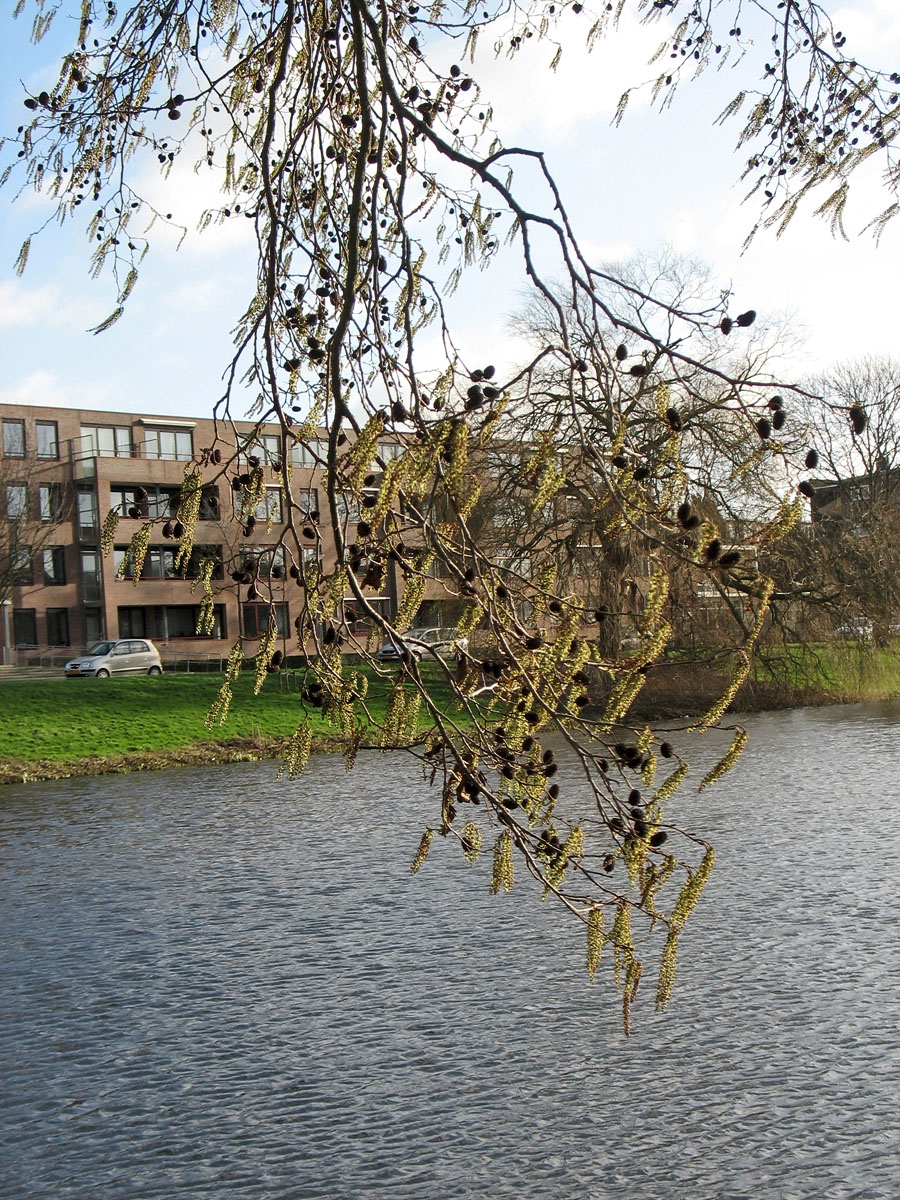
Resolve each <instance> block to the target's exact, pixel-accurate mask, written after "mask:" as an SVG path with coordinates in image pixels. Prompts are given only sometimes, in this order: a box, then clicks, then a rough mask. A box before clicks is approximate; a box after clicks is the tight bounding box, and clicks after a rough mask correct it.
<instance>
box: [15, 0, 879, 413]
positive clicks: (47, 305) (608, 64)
mask: <svg viewBox="0 0 900 1200" xmlns="http://www.w3.org/2000/svg"><path fill="white" fill-rule="evenodd" d="M583 15H586V14H583ZM836 20H837V23H838V24H839V26H840V27H841V28H842V29H843V30H844V32H845V33H846V34H847V35H848V45H853V46H854V53H856V54H857V55H858V57H859V58H860V60H861V61H866V60H867V59H868V60H869V61H875V62H876V63H877V64H879V65H888V66H889V67H890V68H891V69H894V68H895V67H896V64H897V62H898V61H900V11H898V10H897V8H896V6H895V5H894V3H893V0H865V2H864V3H858V4H854V5H852V6H847V7H844V8H842V9H840V10H839V11H837V13H836ZM2 27H3V35H2V36H0V80H2V84H0V127H2V129H3V130H4V131H10V130H12V131H14V130H15V127H16V126H17V125H18V124H19V123H20V122H21V121H22V119H23V115H24V113H25V110H24V109H23V108H22V92H21V88H20V84H19V80H20V79H24V80H26V81H27V82H28V83H29V85H31V86H33V85H34V84H35V83H40V84H41V85H44V84H45V83H46V82H47V81H48V80H49V79H50V78H51V76H52V72H50V71H49V69H48V65H47V64H48V62H49V60H50V58H51V57H52V48H53V47H52V44H47V43H45V44H43V45H42V46H41V47H38V48H30V47H29V46H28V44H27V40H26V35H27V27H28V26H27V23H26V22H24V21H20V22H17V23H15V24H13V23H12V22H10V21H9V18H4V19H3V26H2ZM581 27H585V26H584V24H583V22H582V25H581ZM564 32H565V33H566V34H572V35H573V36H572V37H571V39H570V40H567V44H566V50H565V53H564V55H563V59H562V62H561V64H560V66H559V69H558V71H557V73H556V74H555V75H551V74H550V73H549V72H548V71H547V70H546V64H547V63H548V62H549V59H550V57H551V55H552V50H551V48H550V47H548V46H547V45H546V44H540V43H537V42H532V43H528V44H527V50H526V52H525V53H524V54H523V55H521V56H520V57H519V58H518V59H517V60H515V61H514V62H512V63H509V62H507V61H506V60H504V59H499V60H498V59H495V58H494V57H493V55H492V54H491V52H490V48H489V46H487V45H486V41H483V43H482V51H481V53H480V54H479V57H478V61H477V63H476V66H475V68H474V74H475V77H476V78H477V80H478V82H479V83H480V84H481V86H482V88H483V93H484V97H485V101H486V102H488V101H491V102H492V103H493V108H494V117H495V120H494V124H495V126H496V128H497V129H498V131H499V132H500V134H501V137H502V138H503V140H504V141H505V142H506V143H507V144H521V145H529V146H534V147H539V148H541V149H543V150H544V151H545V152H546V154H547V156H548V160H549V162H550V164H551V166H552V167H553V169H554V172H555V173H556V175H557V178H558V180H559V182H560V184H561V188H562V192H563V195H564V197H565V199H566V202H567V204H568V206H569V209H570V213H571V216H572V218H573V221H574V224H575V227H576V230H577V231H578V233H579V235H580V237H581V239H582V242H583V245H584V246H585V247H586V248H587V249H588V250H589V252H590V256H591V257H592V258H593V259H594V260H595V261H598V262H601V261H604V260H610V259H619V258H625V257H628V256H629V255H631V254H635V253H640V252H645V251H653V250H654V248H656V247H658V246H659V245H660V244H661V243H668V244H670V245H671V246H673V247H674V248H675V249H676V250H679V251H682V252H684V253H685V254H689V255H693V256H697V257H699V258H702V259H704V260H706V261H708V262H709V263H710V264H711V265H712V267H713V269H714V273H715V275H716V277H717V279H718V280H719V281H720V282H721V285H722V286H728V285H732V286H733V288H734V291H735V311H739V310H740V309H742V308H749V307H753V308H755V309H757V310H758V311H759V312H760V313H761V314H773V315H774V314H779V313H789V314H791V315H792V318H793V324H794V328H795V329H796V330H797V331H800V332H802V333H803V336H804V338H805V343H804V345H803V347H802V348H801V349H799V350H797V349H793V350H792V354H791V360H790V363H789V364H788V365H787V369H788V370H790V372H791V373H792V374H795V375H802V374H804V373H807V372H810V371H818V370H822V369H825V368H827V367H828V366H829V365H830V364H831V363H834V362H836V361H840V360H844V359H848V358H853V357H857V356H859V355H862V354H865V353H891V352H892V351H893V349H894V344H895V340H896V332H895V326H896V318H895V302H894V295H893V293H894V276H895V271H896V268H897V263H898V249H900V222H897V224H896V227H889V228H888V230H887V232H886V233H885V234H884V236H883V237H882V239H881V243H880V245H879V246H876V245H875V243H874V242H873V240H872V239H871V237H870V235H868V234H865V235H863V236H862V237H861V238H857V237H855V236H853V235H854V234H855V232H856V230H858V229H859V228H860V227H861V226H862V225H863V224H864V223H865V221H866V219H868V218H869V217H870V216H872V215H873V214H874V213H875V212H876V211H878V210H879V208H880V207H883V205H882V203H881V198H880V196H879V195H878V190H879V181H878V177H877V170H873V171H872V172H871V173H870V175H869V176H868V177H866V178H860V180H859V181H858V183H857V185H856V190H857V193H858V196H857V200H856V202H854V203H853V204H852V205H851V210H850V218H849V221H848V231H849V232H851V236H852V240H851V241H850V242H849V243H847V242H841V241H837V240H835V239H834V238H833V237H832V236H831V234H830V232H829V229H828V226H827V225H826V224H825V223H823V222H822V221H820V220H817V219H814V218H813V217H812V216H811V214H808V213H807V214H803V213H801V214H800V215H799V216H798V218H797V219H796V221H795V222H794V223H793V225H792V226H791V227H790V228H789V230H788V232H787V233H786V234H785V235H784V236H783V237H782V239H781V240H780V241H778V242H776V240H775V238H774V236H773V235H771V234H760V235H759V236H758V238H757V240H756V241H755V242H754V243H753V245H752V246H751V248H750V249H749V250H748V251H747V252H746V253H744V254H743V255H742V254H741V246H742V243H743V240H744V238H745V236H746V234H747V232H748V231H749V229H750V227H751V226H752V224H753V222H754V217H755V215H756V213H755V210H754V209H753V207H752V203H751V204H748V205H744V206H742V205H741V203H740V200H741V197H742V194H743V192H742V186H741V184H740V182H739V179H738V176H739V171H740V159H739V158H738V157H737V156H736V155H735V154H734V152H733V145H734V141H735V139H736V136H737V126H735V125H732V126H726V127H725V128H721V127H716V126H714V125H713V123H712V118H713V117H714V116H715V115H716V114H717V113H718V112H719V111H720V110H721V108H722V107H723V106H724V104H725V103H726V102H727V100H728V99H729V98H730V97H731V95H733V93H734V92H735V91H736V90H737V88H738V87H739V86H740V70H741V69H740V67H738V68H737V69H736V70H733V71H732V70H726V71H724V72H721V73H718V74H713V73H709V74H707V75H706V76H704V77H702V78H701V79H700V80H698V81H697V82H696V83H694V84H692V85H690V86H689V87H685V88H684V89H683V91H682V92H681V93H680V94H679V96H678V98H677V99H676V102H675V104H674V105H673V107H672V109H671V110H670V111H668V112H667V113H665V114H662V115H660V114H659V113H658V112H656V111H652V110H650V109H648V108H647V106H646V104H644V103H643V102H641V101H637V102H636V103H635V104H633V106H632V107H631V108H630V109H629V111H628V113H627V114H626V117H625V119H624V121H623V122H622V124H621V126H619V127H618V128H614V127H613V126H612V125H611V116H612V113H613V111H614V109H615V105H616V102H617V100H618V97H619V95H620V93H621V91H622V90H623V87H624V86H625V85H626V84H627V83H630V82H636V81H639V80H640V79H641V78H643V77H644V76H645V75H646V74H649V71H648V70H647V69H646V68H645V67H644V66H643V63H645V62H646V58H647V56H648V55H649V53H651V52H652V50H653V49H655V47H656V45H657V44H658V41H659V32H658V30H651V31H648V30H646V29H640V28H638V27H635V26H632V25H629V24H628V23H627V22H626V23H625V25H624V28H623V30H622V32H621V34H620V35H619V36H618V37H617V38H616V40H615V41H614V42H611V43H609V44H608V45H607V46H603V45H601V46H600V47H599V48H598V49H596V50H595V51H594V52H593V54H591V55H590V56H588V55H587V54H585V53H584V52H583V51H582V50H581V49H580V45H579V43H580V41H581V37H580V32H581V29H580V27H579V25H578V22H577V19H576V18H575V17H574V16H573V15H567V17H566V18H565V21H564ZM147 182H148V185H149V186H150V187H152V188H154V189H156V190H157V194H160V195H162V194H163V193H162V191H161V190H160V189H161V188H162V186H163V185H162V184H161V183H160V181H158V180H156V179H155V178H153V177H152V176H151V177H149V178H148V180H147ZM165 186H166V189H167V192H168V196H169V198H168V199H167V200H166V201H165V202H164V204H165V207H166V208H167V209H170V210H172V211H174V212H175V213H176V215H181V216H182V218H183V219H184V221H185V223H186V224H187V225H189V226H191V227H192V226H193V224H194V223H195V221H196V218H197V216H198V215H199V212H200V210H201V209H202V208H203V207H204V206H205V204H207V203H209V202H213V203H214V202H215V198H216V192H215V190H214V189H210V188H209V187H207V186H205V185H204V184H203V183H202V182H201V181H199V180H198V179H197V178H196V177H195V176H194V175H193V172H192V170H191V168H190V166H189V165H188V164H187V163H185V167H184V169H183V170H179V171H177V172H176V173H175V175H174V176H173V179H172V180H171V181H170V183H169V184H168V185H165ZM11 194H12V193H11V191H6V192H5V194H4V193H0V251H2V253H0V402H4V403H22V404H50V405H72V406H82V407H92V408H100V409H125V410H134V411H147V412H158V413H167V414H175V415H177V414H192V415H203V414H204V413H205V412H207V411H208V410H209V408H210V407H211V405H212V404H213V403H214V402H215V401H216V399H217V398H218V397H219V395H220V394H221V373H222V369H223V367H224V366H225V364H226V362H227V360H228V357H229V351H230V336H229V332H230V329H231V328H232V326H233V324H234V321H235V319H236V318H237V316H238V315H239V313H240V311H241V309H242V307H243V303H244V302H245V298H246V297H247V296H248V295H249V294H250V293H251V291H252V288H253V280H254V277H255V263H254V254H253V246H252V244H251V243H250V240H249V237H248V232H249V231H248V230H247V229H246V228H244V227H243V226H242V225H241V224H240V223H239V222H230V223H227V224H226V225H225V226H224V227H222V228H211V229H210V230H208V231H207V232H206V233H205V234H203V235H202V236H197V235H192V236H190V237H189V238H188V239H187V240H186V241H185V242H184V243H183V244H182V246H181V247H180V248H177V247H176V243H175V240H174V238H172V237H171V236H169V235H162V236H160V237H158V238H157V240H156V242H155V244H154V248H153V250H152V252H151V255H150V257H149V259H148V260H147V262H146V263H145V266H144V268H143V271H142V277H141V281H140V283H139V284H138V286H137V288H136V289H135V292H134V294H133V296H132V298H131V300H130V301H129V304H128V306H127V308H126V313H125V316H124V317H123V318H122V320H121V321H120V322H119V323H118V324H117V325H116V326H114V327H113V328H112V329H111V330H109V331H108V332H107V333H105V334H103V335H101V336H98V337H94V336H92V335H91V334H90V333H89V332H87V331H88V329H89V328H90V327H91V326H93V325H96V324H97V323H98V322H99V321H101V320H102V319H103V318H104V317H105V316H106V315H107V314H108V313H109V312H110V310H111V309H112V308H113V307H114V305H115V300H114V293H113V287H112V283H111V281H110V280H108V279H104V278H101V279H100V280H99V281H97V282H91V281H90V280H89V279H88V273H87V258H88V244H87V242H86V241H85V240H84V235H83V233H82V232H81V231H80V230H78V228H77V227H76V226H75V225H74V224H69V225H67V226H66V227H65V228H62V229H60V228H57V227H50V228H49V229H47V230H46V231H45V233H44V234H43V235H42V237H41V238H40V239H38V240H37V241H36V242H35V244H34V246H33V249H32V254H31V259H30V262H29V266H28V269H27V271H26V273H25V275H24V276H23V277H22V278H21V279H17V278H16V277H15V275H14V273H13V269H12V265H13V262H14V260H15V257H16V254H17V252H18V248H19V245H20V244H21V241H22V239H23V237H24V236H25V235H26V234H27V233H29V232H30V231H31V229H32V228H33V227H34V226H35V225H36V224H39V223H40V221H41V212H42V209H41V205H40V204H37V203H36V202H35V200H34V199H33V197H31V196H24V197H23V198H22V200H21V201H20V202H19V203H17V204H16V205H12V206H10V203H9V200H10V198H11ZM521 284H522V281H521V277H520V275H519V273H518V270H517V262H516V259H515V256H514V254H512V252H510V253H507V254H505V255H504V256H503V258H502V259H501V261H500V262H498V264H497V265H496V267H495V268H492V269H491V271H489V272H487V273H486V274H480V273H476V274H475V276H474V277H472V278H471V279H470V280H469V282H468V283H467V284H466V285H465V286H464V287H463V288H462V289H461V290H460V293H459V294H458V295H457V297H456V299H455V301H454V302H452V304H451V313H452V315H453V318H454V322H455V326H456V330H457V334H458V339H459V342H460V343H461V345H462V346H463V347H464V349H465V350H466V351H467V352H468V357H469V358H470V359H471V361H474V362H478V361H481V360H482V359H483V360H485V361H487V360H488V359H491V360H493V361H500V362H504V361H507V362H510V363H511V362H514V361H515V359H516V357H517V356H518V355H519V354H520V350H519V347H518V346H517V344H516V342H515V340H514V338H513V336H512V334H511V333H510V331H509V329H508V325H507V319H508V316H509V314H510V313H512V312H514V311H515V309H516V308H517V306H518V305H519V304H520V299H519V296H520V288H521Z"/></svg>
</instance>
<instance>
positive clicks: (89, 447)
mask: <svg viewBox="0 0 900 1200" xmlns="http://www.w3.org/2000/svg"><path fill="white" fill-rule="evenodd" d="M81 452H82V454H90V455H93V456H95V457H96V456H97V455H99V456H100V458H131V429H130V427H129V426H128V425H82V427H81Z"/></svg>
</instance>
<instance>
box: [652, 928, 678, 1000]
mask: <svg viewBox="0 0 900 1200" xmlns="http://www.w3.org/2000/svg"><path fill="white" fill-rule="evenodd" d="M677 956H678V930H677V929H670V930H669V936H668V937H667V938H666V944H665V946H664V947H663V952H662V963H661V965H660V968H659V980H658V982H657V985H656V1007H657V1009H658V1010H659V1011H660V1012H663V1011H664V1009H665V1007H666V1005H667V1004H668V1003H669V997H670V996H671V994H672V984H673V983H674V982H675V960H676V958H677Z"/></svg>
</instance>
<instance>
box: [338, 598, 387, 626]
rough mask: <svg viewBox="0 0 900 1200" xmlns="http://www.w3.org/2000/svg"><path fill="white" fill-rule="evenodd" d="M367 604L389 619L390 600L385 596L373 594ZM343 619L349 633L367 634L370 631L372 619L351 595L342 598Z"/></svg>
mask: <svg viewBox="0 0 900 1200" xmlns="http://www.w3.org/2000/svg"><path fill="white" fill-rule="evenodd" d="M367 604H368V605H369V606H370V607H371V608H374V609H375V611H376V612H377V613H378V614H379V615H380V616H381V617H383V618H384V619H385V620H389V619H390V615H391V602H390V599H389V598H388V597H387V596H373V597H372V598H371V599H369V600H367ZM344 621H345V622H346V624H347V629H348V630H349V632H350V633H351V634H357V635H359V634H367V633H370V632H371V629H372V621H371V618H370V617H369V614H368V613H367V612H364V611H362V610H361V609H360V608H359V607H358V604H357V601H356V600H355V599H354V598H353V597H348V598H347V599H346V600H344Z"/></svg>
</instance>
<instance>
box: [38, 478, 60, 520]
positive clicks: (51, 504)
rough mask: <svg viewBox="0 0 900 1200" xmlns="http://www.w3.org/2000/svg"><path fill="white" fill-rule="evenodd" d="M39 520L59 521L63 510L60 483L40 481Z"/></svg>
mask: <svg viewBox="0 0 900 1200" xmlns="http://www.w3.org/2000/svg"><path fill="white" fill-rule="evenodd" d="M40 502H41V520H42V521H59V520H61V518H62V512H63V490H62V484H61V483H42V484H41V486H40Z"/></svg>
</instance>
